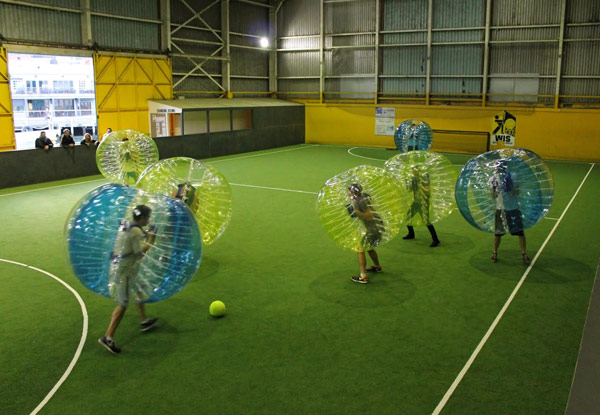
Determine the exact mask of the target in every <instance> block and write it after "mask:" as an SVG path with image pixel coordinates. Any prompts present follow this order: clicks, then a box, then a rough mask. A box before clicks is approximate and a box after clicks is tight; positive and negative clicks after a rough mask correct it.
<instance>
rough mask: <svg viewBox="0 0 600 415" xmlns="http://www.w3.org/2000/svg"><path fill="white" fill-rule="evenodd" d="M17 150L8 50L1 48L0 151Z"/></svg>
mask: <svg viewBox="0 0 600 415" xmlns="http://www.w3.org/2000/svg"><path fill="white" fill-rule="evenodd" d="M14 148H15V130H14V125H13V120H12V100H11V98H10V85H9V82H8V60H7V55H6V49H4V48H0V151H2V150H13V149H14Z"/></svg>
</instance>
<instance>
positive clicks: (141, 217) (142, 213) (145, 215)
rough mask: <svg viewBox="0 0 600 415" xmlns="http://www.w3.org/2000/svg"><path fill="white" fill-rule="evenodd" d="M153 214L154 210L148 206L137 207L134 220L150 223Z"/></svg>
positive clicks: (134, 210) (134, 211)
mask: <svg viewBox="0 0 600 415" xmlns="http://www.w3.org/2000/svg"><path fill="white" fill-rule="evenodd" d="M151 213H152V209H150V208H149V207H148V206H146V205H137V206H136V207H135V209H133V220H134V221H135V222H141V221H146V222H147V221H149V220H150V214H151Z"/></svg>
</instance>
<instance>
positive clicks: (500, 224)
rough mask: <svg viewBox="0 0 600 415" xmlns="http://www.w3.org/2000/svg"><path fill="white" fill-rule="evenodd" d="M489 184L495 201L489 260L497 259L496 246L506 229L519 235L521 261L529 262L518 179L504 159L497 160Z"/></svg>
mask: <svg viewBox="0 0 600 415" xmlns="http://www.w3.org/2000/svg"><path fill="white" fill-rule="evenodd" d="M489 184H490V192H491V196H492V198H493V199H494V200H495V201H496V216H495V222H494V226H495V232H494V250H493V251H492V257H491V261H492V262H497V261H498V247H499V246H500V242H501V240H502V236H504V235H506V231H507V230H508V231H509V232H510V234H511V235H513V236H518V237H519V246H520V248H521V256H522V258H523V262H524V263H525V264H529V263H530V262H531V259H530V258H529V256H527V243H526V239H525V232H524V231H523V217H522V214H521V210H520V209H519V199H518V195H519V192H520V191H519V181H518V177H517V175H516V174H515V173H511V172H510V171H508V166H507V161H506V160H504V159H500V160H498V162H497V164H496V171H495V173H494V175H493V176H492V177H491V178H490V181H489Z"/></svg>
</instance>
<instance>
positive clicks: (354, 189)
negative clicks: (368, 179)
mask: <svg viewBox="0 0 600 415" xmlns="http://www.w3.org/2000/svg"><path fill="white" fill-rule="evenodd" d="M348 191H349V192H350V193H352V194H353V195H354V196H360V195H361V194H362V186H361V185H360V184H358V183H352V184H351V185H350V186H348Z"/></svg>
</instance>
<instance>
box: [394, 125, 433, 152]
mask: <svg viewBox="0 0 600 415" xmlns="http://www.w3.org/2000/svg"><path fill="white" fill-rule="evenodd" d="M432 141H433V130H432V129H431V127H430V126H429V124H427V123H426V122H425V121H419V120H406V121H403V122H401V123H400V125H399V126H398V128H396V132H395V133H394V143H395V144H396V148H397V149H398V151H401V152H403V153H406V152H407V151H411V150H429V147H431V142H432Z"/></svg>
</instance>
